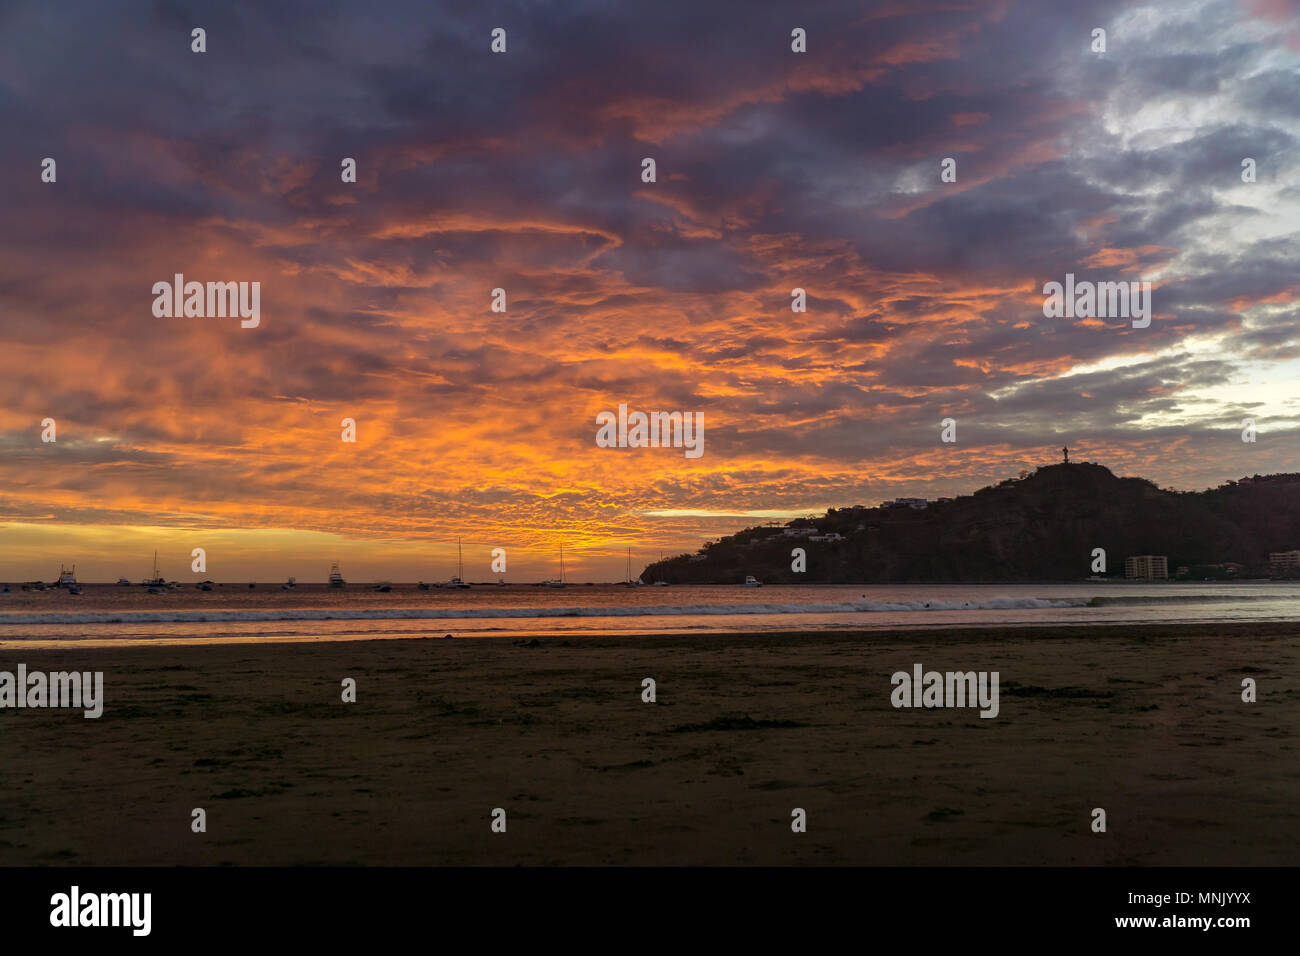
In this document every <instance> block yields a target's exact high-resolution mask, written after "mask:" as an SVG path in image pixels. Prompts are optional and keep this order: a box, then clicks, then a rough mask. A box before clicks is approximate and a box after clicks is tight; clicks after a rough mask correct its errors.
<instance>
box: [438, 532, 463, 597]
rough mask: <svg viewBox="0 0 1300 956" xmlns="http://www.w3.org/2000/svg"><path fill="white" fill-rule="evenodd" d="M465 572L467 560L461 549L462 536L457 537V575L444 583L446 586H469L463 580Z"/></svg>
mask: <svg viewBox="0 0 1300 956" xmlns="http://www.w3.org/2000/svg"><path fill="white" fill-rule="evenodd" d="M464 574H465V561H464V558H463V556H462V554H461V550H460V538H457V539H456V576H455V577H454V578H452V579H451V580H450V581H448V582H447V583H446V584H444V585H442V587H444V588H468V587H469V585H468V584H466V583H465V582H464V580H462V576H463V575H464Z"/></svg>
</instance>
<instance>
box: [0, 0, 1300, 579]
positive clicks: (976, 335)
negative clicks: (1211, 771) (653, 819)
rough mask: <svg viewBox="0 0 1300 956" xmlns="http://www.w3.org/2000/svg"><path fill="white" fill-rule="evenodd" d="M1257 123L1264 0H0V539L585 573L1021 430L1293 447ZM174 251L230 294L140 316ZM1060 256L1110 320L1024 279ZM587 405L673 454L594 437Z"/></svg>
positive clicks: (1127, 465)
mask: <svg viewBox="0 0 1300 956" xmlns="http://www.w3.org/2000/svg"><path fill="white" fill-rule="evenodd" d="M195 28H202V29H203V30H204V31H205V40H206V52H202V53H196V52H193V50H192V48H191V47H192V42H193V41H192V33H191V31H192V30H193V29H195ZM496 28H501V29H503V30H505V31H506V34H505V35H506V50H505V52H504V53H494V52H493V51H492V49H491V43H492V31H493V30H494V29H496ZM795 28H800V29H802V30H804V31H806V38H807V39H806V49H807V52H804V53H796V52H794V51H793V50H792V48H791V46H792V39H791V33H792V30H794V29H795ZM1098 28H1100V29H1103V30H1105V40H1106V49H1105V51H1104V52H1096V51H1094V49H1093V46H1094V36H1093V33H1094V30H1096V29H1098ZM1298 138H1300V3H1297V2H1292V0H1208V2H1198V0H1191V2H1184V0H1178V2H1158V3H1152V4H1134V3H1118V2H1090V0H1082V2H1075V3H1071V4H1068V5H1066V4H1058V3H1042V2H1023V3H1017V2H1011V0H988V2H962V0H956V2H954V0H935V2H932V0H905V2H902V0H900V2H888V3H880V4H872V3H864V2H861V0H853V2H848V0H844V2H840V0H801V2H797V3H796V2H785V3H771V2H763V0H743V2H730V0H710V2H707V3H700V2H698V0H691V2H683V0H657V2H656V3H654V4H644V3H635V4H634V3H606V2H591V0H568V2H565V3H555V4H544V3H537V2H523V0H521V2H513V3H511V2H453V3H437V2H427V0H420V2H406V3H399V2H387V3H374V4H352V3H348V4H345V3H330V2H317V0H312V2H305V0H279V2H276V3H274V4H252V3H241V2H222V3H187V2H156V3H145V2H134V0H125V2H122V3H114V4H103V3H99V2H67V3H59V4H49V3H44V2H25V0H18V2H14V0H6V2H5V3H4V4H2V5H0V579H9V580H26V579H33V578H39V579H46V580H49V579H51V578H53V576H54V575H55V574H56V573H57V570H58V565H59V563H60V562H66V563H68V564H71V563H73V562H76V564H77V566H78V576H79V577H80V578H81V579H83V580H115V579H116V578H117V577H118V576H126V577H128V578H131V579H132V580H138V579H140V578H142V577H144V576H145V575H146V574H147V572H148V571H149V570H150V569H151V565H152V560H153V557H152V556H153V552H154V550H158V551H159V552H160V558H159V563H160V565H161V566H162V571H163V573H164V575H166V576H167V577H169V578H175V579H178V580H190V579H192V578H196V577H211V578H213V579H214V580H231V581H242V580H275V579H278V578H281V577H284V576H286V575H289V574H293V575H296V576H297V577H298V579H299V580H300V581H310V580H323V579H324V577H325V575H326V573H327V571H328V569H329V564H330V562H331V561H334V560H338V561H340V562H341V563H342V565H343V570H344V573H345V574H346V575H347V576H348V577H349V579H353V580H359V581H360V580H383V579H390V580H394V581H411V580H417V579H419V580H440V579H446V578H447V577H450V576H451V575H452V574H454V573H455V561H456V542H457V540H458V539H463V542H464V550H465V564H466V568H465V571H466V574H465V576H466V578H469V579H472V580H487V579H495V578H496V577H497V575H495V574H491V573H490V570H489V561H490V552H491V549H493V548H498V547H499V548H505V549H506V554H507V562H508V565H507V573H506V574H505V577H506V578H507V579H508V580H519V581H535V580H540V579H542V578H546V577H553V576H555V574H556V573H557V572H558V551H559V548H560V546H561V545H563V546H564V548H565V551H566V565H567V568H568V572H569V576H570V579H571V580H579V581H580V580H610V579H616V578H621V577H622V576H623V574H624V568H625V562H626V554H627V550H628V549H631V553H632V559H633V563H634V565H635V567H634V573H637V572H639V570H640V568H641V567H643V566H644V565H645V564H646V563H647V562H649V561H652V560H654V559H656V558H658V557H659V555H660V554H661V553H663V554H678V553H682V552H688V551H694V550H695V549H696V548H698V547H699V546H700V545H701V544H702V543H703V542H704V541H706V540H708V539H711V538H716V537H719V536H721V535H724V534H727V533H731V532H733V531H736V530H739V529H740V528H742V527H745V526H749V525H754V524H759V523H764V522H767V521H772V520H777V521H785V520H787V519H788V518H790V517H794V516H799V515H804V514H810V513H818V512H822V511H824V510H825V509H826V508H827V507H840V506H845V505H852V504H860V503H863V504H877V503H879V502H880V501H881V500H884V499H889V498H893V497H897V496H924V497H936V496H940V495H957V494H963V493H969V492H971V491H973V490H974V489H976V488H978V487H981V486H983V485H986V484H990V483H993V482H996V481H999V480H1001V479H1003V478H1007V477H1013V476H1015V475H1016V474H1018V473H1019V472H1020V471H1021V470H1023V469H1032V468H1034V467H1035V466H1038V465H1042V464H1048V463H1052V462H1055V461H1058V460H1059V459H1060V449H1061V446H1063V445H1068V446H1069V447H1070V450H1071V458H1072V459H1074V460H1090V461H1096V462H1099V463H1101V464H1104V465H1106V466H1108V467H1110V468H1111V469H1112V470H1113V471H1115V472H1116V473H1118V474H1129V475H1141V476H1144V477H1147V478H1150V479H1152V480H1153V481H1155V482H1156V483H1157V484H1159V485H1161V486H1162V487H1175V488H1180V489H1188V490H1196V489H1201V488H1206V487H1212V486H1215V485H1218V484H1220V483H1222V482H1223V481H1226V480H1230V479H1235V478H1239V477H1241V476H1243V475H1250V474H1257V473H1258V474H1266V473H1271V472H1279V471H1300V455H1298V454H1297V438H1298V437H1300V403H1298V402H1297V399H1298V398H1300V395H1298V393H1297V386H1296V383H1297V380H1298V379H1300V323H1297V318H1300V309H1298V306H1297V301H1298V299H1300V273H1298V272H1297V263H1298V262H1300V149H1297V139H1298ZM46 158H52V159H54V160H55V162H56V167H55V181H54V182H46V181H43V176H42V169H43V160H44V159H46ZM345 158H352V159H354V160H355V161H356V182H354V183H350V182H343V181H342V175H341V167H342V162H343V160H344V159H345ZM646 158H652V159H654V160H655V181H654V182H646V181H644V178H643V160H644V159H646ZM1247 158H1249V159H1253V160H1254V164H1255V181H1254V182H1243V168H1242V162H1243V160H1244V159H1247ZM944 159H953V160H955V161H956V162H955V169H956V179H955V181H944V179H943V177H942V176H941V164H942V163H943V160H944ZM950 178H951V177H950ZM176 273H181V274H183V275H184V276H185V279H186V280H187V281H199V282H209V281H213V282H218V281H219V282H254V281H256V282H259V283H260V297H261V298H260V323H259V324H258V325H257V327H256V328H243V327H241V322H240V320H239V319H238V318H230V317H218V316H188V317H187V316H173V317H158V316H156V315H155V310H154V299H155V296H154V293H153V291H152V289H153V286H154V284H155V283H157V282H160V281H162V282H171V281H172V277H173V276H174V275H175V274H176ZM1068 273H1069V274H1074V275H1075V276H1076V277H1077V278H1078V279H1079V280H1085V279H1086V280H1090V281H1145V282H1151V283H1152V303H1153V308H1152V321H1151V323H1150V325H1149V326H1148V327H1146V328H1134V327H1132V325H1131V324H1130V322H1129V321H1128V320H1127V319H1124V318H1047V317H1045V316H1044V314H1043V302H1044V294H1043V287H1044V285H1045V284H1046V283H1048V282H1052V281H1057V282H1063V281H1064V278H1065V276H1066V274H1068ZM498 288H500V289H504V290H505V301H506V310H505V312H494V311H492V307H491V306H492V296H493V291H492V290H494V289H498ZM795 288H801V289H804V290H805V292H806V297H807V310H806V311H805V312H794V311H792V309H791V303H792V295H791V290H793V289H795ZM620 403H625V404H627V405H628V407H629V408H630V409H632V410H644V411H682V412H686V413H695V412H698V413H701V414H702V415H703V421H704V453H703V454H702V455H701V456H700V457H698V458H688V457H686V456H685V455H684V454H683V450H682V449H680V448H602V447H598V446H597V444H596V442H595V435H596V430H597V428H596V415H597V414H598V413H599V412H601V411H605V410H610V411H614V410H617V408H618V406H619V404H620ZM49 418H52V419H54V422H55V431H54V436H53V437H54V438H55V440H54V441H44V440H43V435H46V436H48V430H47V429H46V427H45V426H44V425H43V424H42V423H43V422H44V420H45V419H49ZM345 418H351V419H353V420H355V422H356V436H355V437H356V440H355V441H354V442H347V441H343V440H342V434H343V428H342V422H343V420H344V419H345ZM945 418H951V419H953V420H954V421H955V422H956V439H957V440H956V441H955V442H943V441H941V440H940V439H941V425H940V423H941V421H942V420H943V419H945ZM1247 418H1250V419H1253V420H1254V421H1255V423H1256V429H1257V441H1255V442H1253V443H1247V442H1243V441H1242V440H1241V433H1242V428H1243V422H1244V421H1245V419H1247ZM198 547H201V548H204V549H205V551H206V555H207V574H205V575H201V576H200V575H195V574H193V573H192V572H191V571H190V555H191V553H192V549H193V548H198Z"/></svg>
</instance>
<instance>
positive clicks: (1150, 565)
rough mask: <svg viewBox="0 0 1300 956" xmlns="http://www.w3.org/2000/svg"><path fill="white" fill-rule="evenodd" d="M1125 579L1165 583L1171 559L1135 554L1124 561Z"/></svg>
mask: <svg viewBox="0 0 1300 956" xmlns="http://www.w3.org/2000/svg"><path fill="white" fill-rule="evenodd" d="M1124 577H1126V578H1130V579H1133V580H1138V581H1164V580H1166V579H1167V578H1168V577H1169V559H1168V558H1167V557H1165V556H1164V555H1163V554H1133V555H1129V556H1128V557H1127V558H1125V559H1124Z"/></svg>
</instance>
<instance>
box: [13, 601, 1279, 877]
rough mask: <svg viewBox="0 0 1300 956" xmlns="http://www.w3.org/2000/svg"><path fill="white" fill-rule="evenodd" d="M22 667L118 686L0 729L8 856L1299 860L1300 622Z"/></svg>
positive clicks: (95, 658) (611, 642) (77, 860)
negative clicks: (1103, 828)
mask: <svg viewBox="0 0 1300 956" xmlns="http://www.w3.org/2000/svg"><path fill="white" fill-rule="evenodd" d="M20 662H22V663H26V664H27V665H28V667H29V669H40V670H63V669H71V668H76V669H89V670H102V671H104V672H105V682H106V694H105V696H106V698H107V703H106V707H105V712H104V716H103V717H102V718H100V719H99V720H86V719H84V718H83V717H82V716H81V714H80V712H78V711H49V710H45V711H40V710H0V864H6V865H13V864H340V863H357V864H507V865H512V864H519V863H523V864H571V863H579V864H605V863H616V864H679V863H708V864H795V863H819V864H843V863H861V864H1251V865H1259V864H1273V865H1276V864H1289V865H1295V864H1297V863H1300V840H1298V839H1297V837H1300V759H1297V752H1296V747H1295V732H1296V729H1297V727H1298V726H1300V695H1298V694H1297V680H1296V678H1297V673H1300V625H1277V624H1266V625H1250V626H1240V625H1222V624H1220V625H1213V626H1209V625H1207V626H1197V625H1191V626H1187V625H1184V626H1177V627H1171V626H1159V627H1142V628H1135V627H1127V628H1114V629H1103V628H1086V629H1084V628H1059V629H1042V628H1037V629H1032V630H1004V631H1000V632H993V631H987V630H985V631H947V632H926V633H919V632H910V633H891V634H882V633H870V634H837V635H781V636H774V635H764V636H752V637H750V636H727V637H715V636H692V637H681V638H664V637H656V638H646V637H638V638H618V639H612V638H609V639H607V638H594V639H593V638H569V639H560V638H549V639H548V638H542V639H541V640H540V641H539V646H519V645H518V644H517V643H514V642H512V640H511V639H509V638H505V639H470V640H443V639H438V640H389V641H371V642H355V643H317V644H279V645H275V644H272V645H260V646H258V645H241V646H223V647H214V646H201V647H157V646H154V647H132V648H123V649H110V650H86V649H82V650H58V651H35V650H24V649H13V648H9V649H6V650H3V651H0V670H14V669H15V668H16V666H17V664H18V663H20ZM914 662H920V663H922V664H924V665H925V667H926V669H927V670H928V669H935V670H941V671H945V670H997V671H1000V672H1001V713H1000V715H999V716H998V718H997V719H995V720H984V719H981V718H980V717H979V716H978V712H977V711H976V710H974V709H971V710H895V709H894V708H893V707H892V706H891V705H890V700H889V697H890V690H891V686H890V683H889V675H890V674H891V673H892V672H894V671H896V670H910V669H911V667H912V664H913V663H914ZM348 676H351V677H355V678H356V679H357V683H358V688H359V699H358V702H357V703H356V704H344V703H342V702H341V701H340V681H341V680H342V679H343V678H344V677H348ZM1245 676H1249V677H1254V678H1255V679H1256V680H1257V681H1258V683H1259V701H1258V702H1257V703H1254V704H1244V703H1242V702H1241V687H1240V685H1241V678H1242V677H1245ZM644 677H653V678H654V679H655V680H656V681H657V683H658V703H656V704H653V705H652V704H646V703H642V701H641V680H642V678H644ZM194 807H203V808H205V809H206V810H207V815H208V818H207V819H208V823H207V825H208V829H207V833H204V834H195V833H192V832H191V829H190V819H191V817H190V811H191V809H192V808H194ZM494 807H503V808H505V810H506V812H507V814H508V818H507V819H508V830H507V832H506V833H505V834H494V833H492V832H491V830H490V827H489V822H490V819H489V818H490V814H491V811H492V809H493V808H494ZM795 807H802V808H804V809H806V811H807V814H808V832H807V833H805V834H794V833H792V832H791V830H790V812H791V809H792V808H795ZM1093 807H1104V808H1105V809H1106V811H1107V814H1108V832H1106V833H1105V834H1095V833H1092V832H1091V831H1090V829H1089V822H1090V813H1091V810H1092V808H1093Z"/></svg>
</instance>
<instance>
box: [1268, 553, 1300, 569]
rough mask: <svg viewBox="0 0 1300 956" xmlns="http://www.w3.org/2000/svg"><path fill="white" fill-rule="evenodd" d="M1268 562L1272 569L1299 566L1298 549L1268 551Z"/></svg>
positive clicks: (1299, 556) (1299, 555) (1299, 554)
mask: <svg viewBox="0 0 1300 956" xmlns="http://www.w3.org/2000/svg"><path fill="white" fill-rule="evenodd" d="M1268 563H1269V566H1270V567H1271V568H1272V569H1273V570H1274V571H1291V570H1294V569H1295V568H1300V551H1270V552H1269V554H1268Z"/></svg>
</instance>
